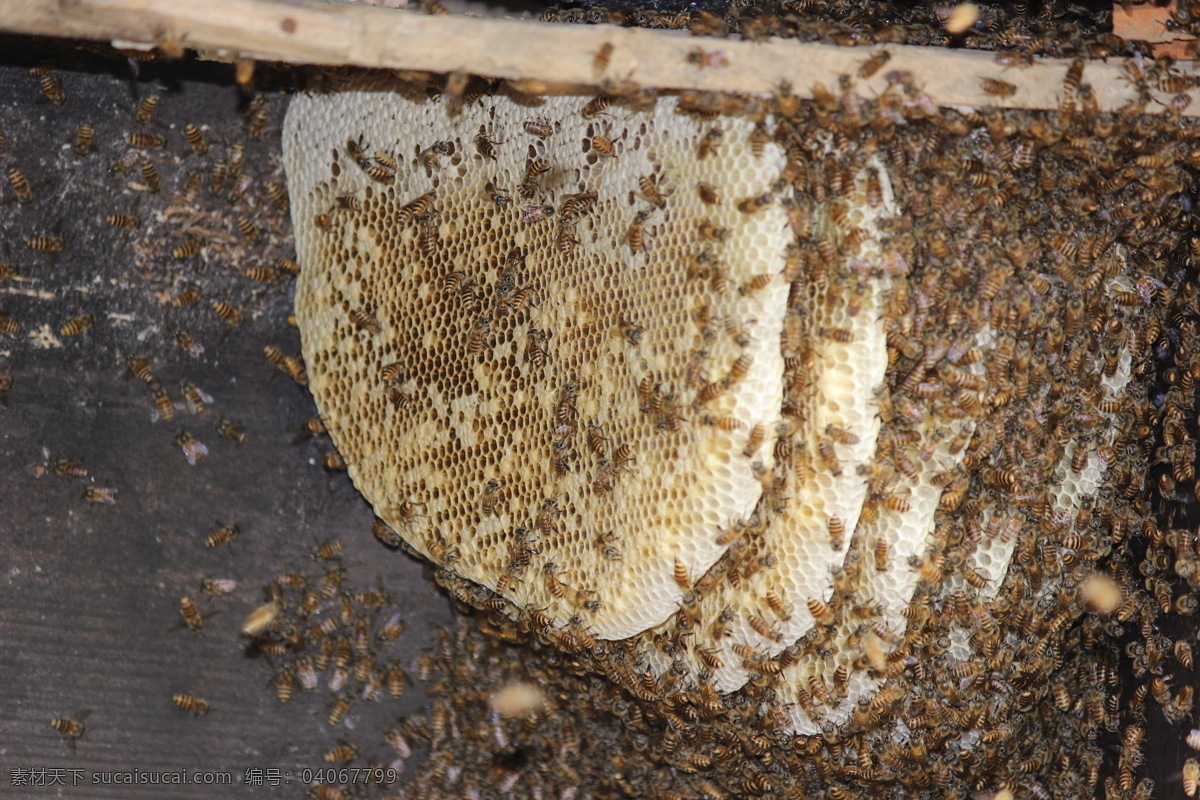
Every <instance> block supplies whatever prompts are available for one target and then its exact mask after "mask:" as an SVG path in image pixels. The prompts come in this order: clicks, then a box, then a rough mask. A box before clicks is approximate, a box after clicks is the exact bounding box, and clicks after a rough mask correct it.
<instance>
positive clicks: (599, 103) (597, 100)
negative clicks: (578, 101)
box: [580, 94, 613, 119]
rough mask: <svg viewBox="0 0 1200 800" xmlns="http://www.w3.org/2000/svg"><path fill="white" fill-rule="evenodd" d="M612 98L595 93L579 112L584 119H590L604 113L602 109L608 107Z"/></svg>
mask: <svg viewBox="0 0 1200 800" xmlns="http://www.w3.org/2000/svg"><path fill="white" fill-rule="evenodd" d="M612 101H613V98H611V97H609V96H608V95H604V94H601V95H597V96H595V97H593V98H592V99H591V100H589V101H588V102H587V103H586V104H585V105H584V107H583V109H582V111H581V112H580V113H581V114H583V117H584V119H591V118H593V117H596V116H599V115H600V114H602V113H604V109H606V108H608V107H609V105H610V104H611V103H612Z"/></svg>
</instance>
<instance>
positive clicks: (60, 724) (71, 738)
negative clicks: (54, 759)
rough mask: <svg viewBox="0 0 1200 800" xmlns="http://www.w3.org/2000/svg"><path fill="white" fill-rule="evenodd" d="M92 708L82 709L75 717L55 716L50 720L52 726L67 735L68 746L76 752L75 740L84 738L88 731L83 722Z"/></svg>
mask: <svg viewBox="0 0 1200 800" xmlns="http://www.w3.org/2000/svg"><path fill="white" fill-rule="evenodd" d="M91 713H92V712H91V710H90V709H88V710H85V711H80V712H79V713H78V714H76V715H75V717H74V719H69V718H67V717H55V718H54V719H52V720H50V727H51V728H54V730H56V731H58V732H59V733H61V734H62V735H63V736H65V737H67V748H68V749H69V750H70V751H71V752H72V753H74V752H75V741H76V740H77V739H82V738H83V736H84V734H86V733H87V727H86V726H85V725H84V724H83V723H84V720H86V719H87V718H88V715H89V714H91Z"/></svg>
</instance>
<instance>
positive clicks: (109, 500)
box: [82, 486, 117, 506]
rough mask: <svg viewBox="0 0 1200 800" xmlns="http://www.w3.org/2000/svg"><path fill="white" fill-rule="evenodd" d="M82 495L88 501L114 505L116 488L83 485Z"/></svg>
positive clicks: (115, 502)
mask: <svg viewBox="0 0 1200 800" xmlns="http://www.w3.org/2000/svg"><path fill="white" fill-rule="evenodd" d="M82 497H83V499H84V500H87V501H88V502H89V503H103V504H104V505H107V506H115V505H116V504H117V490H116V489H112V488H105V487H102V486H85V487H83V492H82Z"/></svg>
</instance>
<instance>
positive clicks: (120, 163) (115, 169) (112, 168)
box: [108, 150, 141, 175]
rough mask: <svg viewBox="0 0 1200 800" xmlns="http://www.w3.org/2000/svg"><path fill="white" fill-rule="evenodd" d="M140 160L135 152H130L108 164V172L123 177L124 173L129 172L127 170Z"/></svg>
mask: <svg viewBox="0 0 1200 800" xmlns="http://www.w3.org/2000/svg"><path fill="white" fill-rule="evenodd" d="M140 158H141V156H140V155H138V154H137V152H135V151H133V150H131V151H129V152H128V153H126V154H125V155H123V156H121V157H120V158H118V159H116V160H115V161H113V162H112V163H111V164H109V165H108V171H109V173H111V174H116V175H124V174H125V173H126V172H129V170H131V169H133V167H134V165H135V164H137V162H138V160H139V159H140Z"/></svg>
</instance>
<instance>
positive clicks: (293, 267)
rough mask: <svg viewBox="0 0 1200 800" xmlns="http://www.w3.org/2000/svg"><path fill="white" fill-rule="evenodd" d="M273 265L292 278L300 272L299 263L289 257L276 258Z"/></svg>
mask: <svg viewBox="0 0 1200 800" xmlns="http://www.w3.org/2000/svg"><path fill="white" fill-rule="evenodd" d="M275 266H276V267H278V268H279V271H280V272H282V273H284V274H286V275H291V276H292V277H293V278H294V277H296V276H297V275H299V274H300V265H299V264H297V263H296V262H295V261H292V260H291V259H290V258H280V259H276V261H275Z"/></svg>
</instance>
